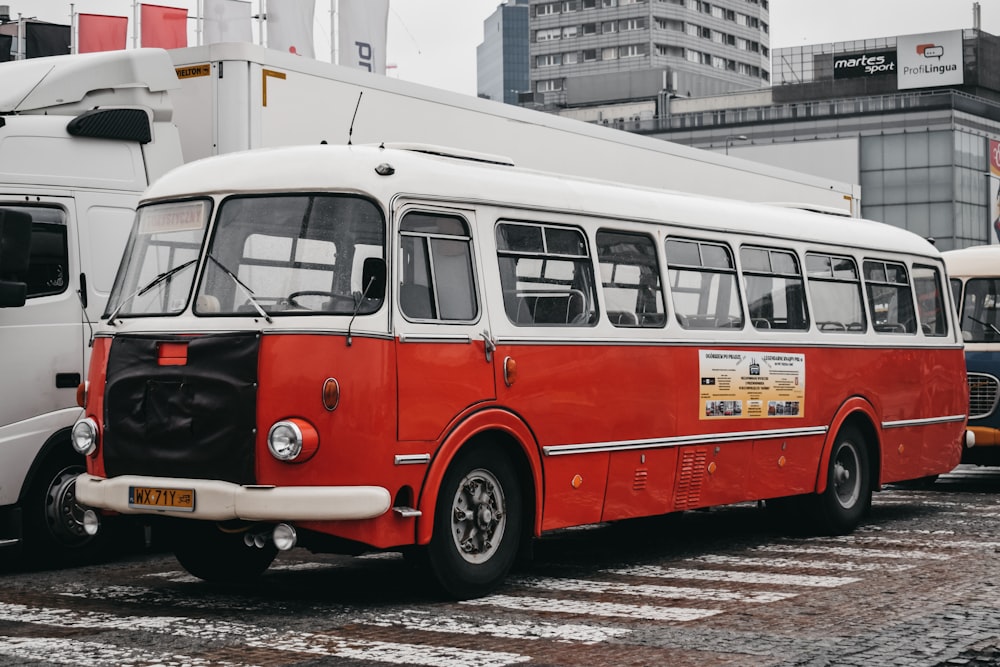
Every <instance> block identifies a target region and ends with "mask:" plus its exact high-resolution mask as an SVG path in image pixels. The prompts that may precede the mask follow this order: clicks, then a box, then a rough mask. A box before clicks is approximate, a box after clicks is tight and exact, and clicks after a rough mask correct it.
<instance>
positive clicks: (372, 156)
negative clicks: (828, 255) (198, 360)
mask: <svg viewBox="0 0 1000 667" xmlns="http://www.w3.org/2000/svg"><path fill="white" fill-rule="evenodd" d="M382 164H386V165H389V166H391V169H392V173H391V175H387V176H377V175H376V172H375V169H376V167H377V166H379V165H382ZM322 191H340V192H357V193H363V194H369V195H372V196H374V197H377V198H379V199H381V200H382V201H383V202H388V201H390V200H391V198H392V197H393V196H395V195H397V194H406V195H413V196H420V197H427V198H432V199H447V200H450V201H462V202H488V203H495V204H498V205H504V206H513V207H518V208H523V209H536V208H537V209H546V210H550V211H562V212H566V213H586V214H590V215H597V216H605V217H609V218H618V219H623V218H624V219H630V220H641V221H647V222H653V223H670V224H672V225H675V224H676V225H680V226H690V227H692V229H707V228H710V229H712V230H714V231H716V232H723V233H726V232H730V233H735V234H745V235H759V236H764V237H784V238H794V239H801V240H810V241H814V242H820V243H825V244H831V245H841V246H845V247H852V248H854V247H860V248H870V249H877V250H885V249H891V250H892V251H893V252H900V253H908V254H913V255H920V256H926V257H938V256H940V253H939V252H938V251H937V249H936V248H934V246H933V245H932V244H931V243H929V242H928V241H926V240H925V239H923V238H921V237H919V236H917V235H916V234H913V233H912V232H909V231H907V230H904V229H901V228H898V227H893V226H891V225H887V224H884V223H880V222H874V221H870V220H862V219H858V218H846V217H841V216H832V215H829V214H825V213H818V212H813V211H806V210H796V209H793V208H789V207H783V206H773V205H768V204H758V203H747V202H739V201H735V200H730V199H722V198H710V197H704V196H700V195H699V196H694V195H688V194H684V193H678V192H671V191H666V190H658V189H653V188H644V187H629V186H622V185H619V184H611V183H605V182H601V181H596V180H587V179H581V178H576V177H567V176H563V175H559V174H553V173H547V172H539V171H533V170H528V169H522V168H518V167H514V166H508V165H504V164H494V163H491V161H483V160H475V159H470V158H469V156H468V155H459V156H457V157H447V156H444V155H442V149H441V148H440V147H435V151H433V152H427V151H419V150H417V149H415V148H413V147H410V148H408V149H405V150H404V149H397V148H382V147H376V146H369V145H365V146H359V145H355V146H335V145H321V146H293V147H286V148H269V149H258V150H251V151H245V152H240V153H232V154H228V155H221V156H217V157H210V158H206V159H203V160H197V161H194V162H191V163H188V164H186V165H183V166H181V167H178V168H176V169H174V170H172V171H170V172H168V173H167V174H166V175H164V176H163V177H161V178H159V179H158V180H157V181H156V182H155V183H154V184H153V185H152V186H151V187H150V188H149V189H148V190H147V192H146V195H145V196H144V198H143V203H148V202H150V201H154V200H161V199H167V198H175V197H190V196H199V195H211V194H229V193H243V194H246V193H258V192H259V193H265V192H322Z"/></svg>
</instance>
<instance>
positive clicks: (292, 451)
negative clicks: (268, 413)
mask: <svg viewBox="0 0 1000 667" xmlns="http://www.w3.org/2000/svg"><path fill="white" fill-rule="evenodd" d="M318 448H319V434H318V433H317V432H316V429H315V428H313V427H312V424H310V423H309V422H307V421H305V420H303V419H283V420H282V421H279V422H275V424H274V425H273V426H272V427H271V429H270V430H269V431H268V432H267V449H268V451H270V452H271V456H273V457H274V458H276V459H278V460H279V461H288V462H291V463H301V462H302V461H308V460H309V459H310V458H311V457H312V455H313V454H315V453H316V450H317V449H318Z"/></svg>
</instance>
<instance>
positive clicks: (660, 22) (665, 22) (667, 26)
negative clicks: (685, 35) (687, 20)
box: [656, 18, 684, 32]
mask: <svg viewBox="0 0 1000 667" xmlns="http://www.w3.org/2000/svg"><path fill="white" fill-rule="evenodd" d="M656 27H657V28H659V29H660V30H676V31H678V32H684V22H683V21H678V20H676V19H661V18H657V19H656Z"/></svg>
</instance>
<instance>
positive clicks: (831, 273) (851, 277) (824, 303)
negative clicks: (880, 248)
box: [806, 253, 868, 333]
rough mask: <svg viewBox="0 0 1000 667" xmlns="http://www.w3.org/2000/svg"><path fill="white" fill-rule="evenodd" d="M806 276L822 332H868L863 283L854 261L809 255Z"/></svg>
mask: <svg viewBox="0 0 1000 667" xmlns="http://www.w3.org/2000/svg"><path fill="white" fill-rule="evenodd" d="M806 276H807V277H808V280H809V297H810V302H811V303H812V309H813V317H815V318H816V326H817V327H819V330H820V331H824V332H850V333H860V332H864V331H865V330H866V329H867V327H868V325H867V319H866V318H865V311H864V306H863V304H862V300H861V281H860V280H859V278H858V267H857V265H856V264H855V263H854V260H853V259H851V258H850V257H839V256H836V255H827V254H820V253H807V254H806Z"/></svg>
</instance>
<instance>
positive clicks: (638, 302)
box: [597, 229, 667, 328]
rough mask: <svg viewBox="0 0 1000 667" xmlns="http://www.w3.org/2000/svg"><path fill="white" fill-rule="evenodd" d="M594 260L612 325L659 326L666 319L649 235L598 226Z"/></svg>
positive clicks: (652, 242) (658, 273) (654, 250)
mask: <svg viewBox="0 0 1000 667" xmlns="http://www.w3.org/2000/svg"><path fill="white" fill-rule="evenodd" d="M597 260H598V263H599V264H600V269H601V284H602V286H603V287H604V302H605V304H606V305H607V309H608V319H610V320H611V323H612V324H613V325H615V326H616V327H656V328H659V327H663V326H664V325H665V324H666V323H667V317H666V313H665V311H664V307H663V289H662V287H661V286H660V268H659V266H658V265H657V262H656V244H655V243H654V241H653V239H651V238H650V237H649V236H646V235H645V234H635V233H629V232H617V231H609V230H603V229H602V230H600V231H598V232H597Z"/></svg>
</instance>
